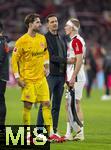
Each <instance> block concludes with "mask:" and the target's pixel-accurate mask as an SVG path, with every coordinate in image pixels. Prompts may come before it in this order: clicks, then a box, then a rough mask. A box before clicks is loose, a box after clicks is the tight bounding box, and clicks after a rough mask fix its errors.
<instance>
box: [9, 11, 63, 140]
mask: <svg viewBox="0 0 111 150" xmlns="http://www.w3.org/2000/svg"><path fill="white" fill-rule="evenodd" d="M24 22H25V25H26V27H27V28H28V31H27V33H25V34H24V35H23V36H22V37H20V38H19V39H18V40H17V41H16V44H15V48H14V50H13V54H12V70H13V73H14V76H15V78H16V80H17V83H18V85H19V86H20V87H21V88H22V96H21V100H22V101H23V103H24V108H23V121H24V125H30V110H31V107H32V104H34V103H37V102H38V103H42V106H43V107H42V113H43V117H44V122H45V125H50V131H49V133H50V137H49V138H50V140H55V141H59V140H61V139H60V138H59V137H57V136H56V135H54V134H53V128H52V116H51V109H50V100H49V97H50V96H49V88H48V84H47V81H46V77H45V72H44V67H45V64H44V62H45V61H44V58H47V57H46V56H45V55H46V54H47V53H48V50H47V43H46V39H45V37H44V35H42V34H40V33H39V28H40V26H41V21H40V17H39V15H38V14H35V13H33V14H29V15H27V16H26V18H25V21H24ZM46 63H47V61H46ZM46 66H47V65H46Z"/></svg>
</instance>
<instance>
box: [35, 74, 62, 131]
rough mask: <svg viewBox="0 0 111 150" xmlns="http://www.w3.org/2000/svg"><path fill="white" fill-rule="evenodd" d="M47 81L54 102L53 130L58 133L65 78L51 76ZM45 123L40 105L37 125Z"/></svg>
mask: <svg viewBox="0 0 111 150" xmlns="http://www.w3.org/2000/svg"><path fill="white" fill-rule="evenodd" d="M47 81H48V85H49V90H50V98H51V100H52V119H53V130H54V132H55V133H56V132H57V127H58V120H59V111H60V105H61V100H62V95H63V91H64V83H65V77H62V76H52V75H49V76H48V77H47ZM43 122H44V121H43V116H42V105H40V108H39V112H38V118H37V125H43Z"/></svg>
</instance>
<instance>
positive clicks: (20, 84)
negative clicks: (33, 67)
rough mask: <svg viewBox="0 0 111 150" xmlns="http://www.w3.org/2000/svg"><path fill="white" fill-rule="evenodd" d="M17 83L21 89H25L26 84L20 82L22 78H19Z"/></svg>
mask: <svg viewBox="0 0 111 150" xmlns="http://www.w3.org/2000/svg"><path fill="white" fill-rule="evenodd" d="M16 81H17V83H18V85H19V86H20V87H21V88H24V87H25V85H26V84H25V82H24V81H22V80H20V78H17V79H16Z"/></svg>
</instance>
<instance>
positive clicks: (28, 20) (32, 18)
mask: <svg viewBox="0 0 111 150" xmlns="http://www.w3.org/2000/svg"><path fill="white" fill-rule="evenodd" d="M36 18H40V15H39V14H36V13H31V14H29V15H27V16H26V17H25V19H24V23H25V25H26V27H27V28H28V27H29V23H33V22H34V21H35V19H36Z"/></svg>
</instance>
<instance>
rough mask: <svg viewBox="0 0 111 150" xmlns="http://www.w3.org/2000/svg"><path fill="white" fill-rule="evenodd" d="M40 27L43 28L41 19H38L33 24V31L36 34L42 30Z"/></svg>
mask: <svg viewBox="0 0 111 150" xmlns="http://www.w3.org/2000/svg"><path fill="white" fill-rule="evenodd" d="M40 27H41V21H40V18H36V19H35V21H34V22H33V23H31V29H32V31H34V32H38V31H39V30H40Z"/></svg>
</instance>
